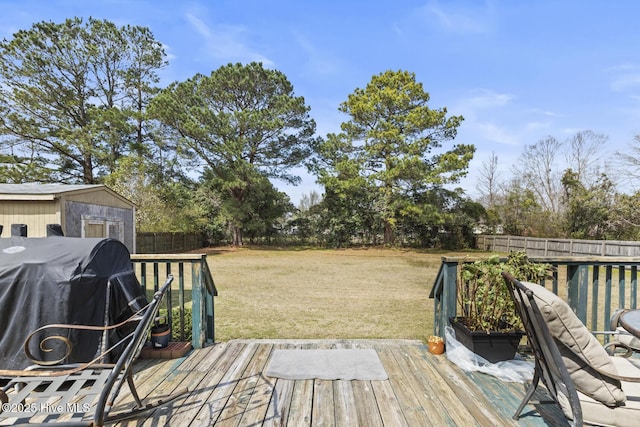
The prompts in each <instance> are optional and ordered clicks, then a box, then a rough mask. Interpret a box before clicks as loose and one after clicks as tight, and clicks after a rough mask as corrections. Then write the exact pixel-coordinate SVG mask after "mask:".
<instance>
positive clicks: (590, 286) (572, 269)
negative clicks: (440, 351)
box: [430, 257, 640, 336]
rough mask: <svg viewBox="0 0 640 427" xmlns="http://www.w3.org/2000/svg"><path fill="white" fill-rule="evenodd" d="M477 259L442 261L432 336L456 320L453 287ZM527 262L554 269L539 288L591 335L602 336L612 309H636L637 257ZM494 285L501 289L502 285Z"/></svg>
mask: <svg viewBox="0 0 640 427" xmlns="http://www.w3.org/2000/svg"><path fill="white" fill-rule="evenodd" d="M477 259H478V258H466V257H465V258H460V257H443V258H442V264H441V265H440V270H439V271H438V275H437V276H436V280H435V282H434V284H433V287H432V289H431V294H430V298H434V315H435V316H434V320H433V330H434V335H440V336H444V331H445V327H446V326H448V325H449V318H450V317H455V316H456V313H457V309H458V307H457V286H456V284H457V283H458V280H459V274H460V269H461V267H462V265H464V264H465V263H471V262H474V261H476V260H477ZM529 260H530V261H532V262H536V263H547V264H550V265H552V266H553V267H554V273H553V280H549V281H547V282H546V283H545V282H543V283H542V285H545V286H546V287H547V288H548V289H550V290H551V291H553V292H554V293H555V294H556V295H558V296H560V297H561V298H563V299H564V300H565V301H567V302H568V303H569V306H570V307H571V308H572V309H573V311H574V312H575V313H576V315H577V316H578V318H579V319H580V320H581V321H582V323H584V324H585V325H586V326H587V327H588V328H589V329H590V330H591V331H592V332H593V333H596V332H600V333H605V331H606V330H607V329H608V327H609V319H610V318H611V314H612V313H613V312H614V311H615V310H616V309H618V308H631V309H636V308H638V307H639V306H640V300H639V298H638V266H640V257H636V258H621V257H619V258H616V257H537V258H529ZM549 282H550V283H549ZM496 285H497V286H504V283H497V284H496Z"/></svg>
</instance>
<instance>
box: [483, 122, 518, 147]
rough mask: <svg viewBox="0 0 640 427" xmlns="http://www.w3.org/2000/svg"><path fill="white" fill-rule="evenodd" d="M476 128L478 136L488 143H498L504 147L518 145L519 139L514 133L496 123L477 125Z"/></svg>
mask: <svg viewBox="0 0 640 427" xmlns="http://www.w3.org/2000/svg"><path fill="white" fill-rule="evenodd" d="M474 128H475V129H476V130H477V132H478V135H479V136H480V137H481V138H483V139H486V140H487V141H491V142H497V143H498V144H502V145H518V143H519V138H518V137H517V135H515V134H514V133H513V132H511V131H509V130H507V129H506V128H504V127H502V126H499V125H496V124H495V123H489V122H485V123H476V124H475V125H474Z"/></svg>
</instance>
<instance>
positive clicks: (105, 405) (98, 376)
mask: <svg viewBox="0 0 640 427" xmlns="http://www.w3.org/2000/svg"><path fill="white" fill-rule="evenodd" d="M172 280H173V277H172V276H169V277H168V278H167V280H166V282H165V283H164V285H163V286H162V288H161V289H160V290H159V291H157V292H156V293H155V295H154V296H153V299H152V300H151V302H149V304H147V305H146V306H145V307H144V308H143V309H141V310H140V311H138V312H137V313H135V314H134V315H133V316H131V317H130V318H129V319H128V320H127V321H125V322H123V323H120V324H118V325H112V326H109V327H106V328H105V327H98V326H94V327H88V328H86V327H83V326H79V325H47V326H44V327H42V328H39V329H38V330H37V331H34V333H32V334H31V335H30V336H29V338H27V342H25V352H26V353H27V356H28V357H29V358H30V359H32V360H33V361H34V363H36V365H34V366H30V367H29V368H27V369H25V370H0V379H4V380H5V382H7V384H6V385H5V386H4V387H3V388H2V389H1V390H0V400H1V401H2V403H3V405H2V409H1V410H0V425H4V424H3V422H11V423H14V424H27V423H29V424H30V425H31V424H42V425H44V424H47V425H49V424H51V423H54V422H55V423H59V424H61V425H74V426H80V425H91V426H102V425H104V424H105V423H111V422H115V421H119V420H122V419H125V418H131V417H134V416H136V415H138V414H140V413H142V412H146V411H150V410H152V409H154V408H157V407H158V406H161V405H165V404H166V403H168V402H170V401H172V400H174V399H176V398H177V397H179V396H181V395H182V394H183V393H184V392H186V390H180V391H178V392H177V393H175V394H172V395H170V396H166V397H165V398H163V399H161V400H158V401H156V402H153V403H146V404H144V403H143V402H142V400H141V399H140V397H139V396H138V393H137V391H136V388H135V384H134V380H133V362H134V361H135V360H136V359H137V358H138V356H139V354H140V351H141V349H142V347H143V346H144V344H145V342H146V341H147V338H148V336H149V331H150V328H151V326H152V325H153V323H154V321H155V320H156V318H157V316H158V310H159V308H160V302H161V300H162V297H163V296H164V294H165V292H166V291H167V289H168V288H169V286H170V285H171V282H172ZM131 322H134V323H133V326H135V327H132V328H130V329H131V330H133V332H131V333H129V334H128V335H126V336H125V337H123V338H122V340H120V341H119V342H117V343H114V344H113V345H112V346H111V347H110V348H109V349H108V350H107V351H106V352H103V353H101V354H100V355H99V356H97V357H96V358H95V359H94V360H93V361H91V362H88V363H82V364H72V365H70V364H66V365H65V364H62V363H63V361H64V357H63V358H62V359H61V360H58V361H50V362H44V361H36V360H34V358H33V356H32V355H31V354H30V350H29V347H30V346H29V341H30V339H31V338H32V337H34V336H36V332H42V331H53V332H51V333H52V335H49V336H47V337H45V338H44V339H42V340H41V341H40V347H41V348H42V349H43V350H44V349H46V348H51V344H52V341H56V340H57V341H60V342H62V343H63V344H64V346H66V351H67V353H66V354H67V355H68V354H69V353H70V351H71V347H70V346H71V345H73V343H71V342H69V340H68V339H67V338H66V337H63V336H60V335H59V331H60V330H61V329H65V328H66V329H89V330H96V331H103V330H104V329H112V328H120V327H122V326H124V325H125V324H127V323H131ZM38 336H39V335H38ZM123 346H124V350H123V351H122V347H123ZM118 348H119V349H120V350H121V351H120V352H119V356H118V358H117V360H116V361H115V363H113V364H107V363H103V361H104V360H105V359H107V358H108V357H107V356H108V354H109V353H110V352H111V351H113V350H115V349H118ZM125 381H126V382H127V384H128V386H129V390H130V392H131V395H132V397H133V399H134V400H135V405H134V406H133V407H132V408H129V409H126V410H122V411H120V412H118V413H111V410H112V407H113V405H114V403H115V400H116V398H117V397H118V396H119V393H120V389H121V387H122V385H123V383H124V382H125ZM129 406H130V405H129Z"/></svg>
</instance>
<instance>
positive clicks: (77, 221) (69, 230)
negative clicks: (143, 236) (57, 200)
mask: <svg viewBox="0 0 640 427" xmlns="http://www.w3.org/2000/svg"><path fill="white" fill-rule="evenodd" d="M83 218H95V219H104V220H105V221H106V220H121V221H122V225H123V230H122V231H123V237H122V239H121V240H122V243H124V245H125V246H126V247H127V248H128V249H129V251H130V252H132V253H133V252H134V250H135V246H134V241H133V233H134V229H133V226H134V218H133V209H132V208H131V206H128V209H120V208H116V207H112V206H99V205H95V204H88V203H80V202H72V201H68V200H67V203H66V204H65V224H64V227H65V230H66V231H65V234H66V235H67V236H73V237H81V236H82V223H83ZM106 225H107V224H106V223H105V228H103V230H104V231H105V233H106V232H107V231H108V229H107V228H106ZM91 229H92V230H93V231H91V232H89V234H93V233H94V231H95V230H96V228H95V227H92V228H91ZM85 233H87V229H86V228H85ZM85 237H90V236H88V235H86V234H85ZM91 237H116V238H117V237H118V236H108V235H104V236H91Z"/></svg>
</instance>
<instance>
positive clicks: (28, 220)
mask: <svg viewBox="0 0 640 427" xmlns="http://www.w3.org/2000/svg"><path fill="white" fill-rule="evenodd" d="M57 206H58V204H57V203H53V202H51V201H24V200H21V201H2V202H0V224H2V225H3V226H4V230H3V231H2V235H1V237H10V236H11V224H27V234H28V235H29V236H34V237H35V236H37V237H40V236H46V234H47V224H60V223H61V218H60V212H58V209H57Z"/></svg>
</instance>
